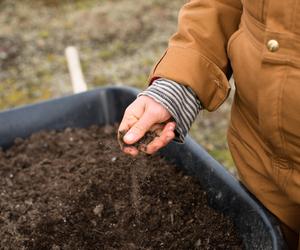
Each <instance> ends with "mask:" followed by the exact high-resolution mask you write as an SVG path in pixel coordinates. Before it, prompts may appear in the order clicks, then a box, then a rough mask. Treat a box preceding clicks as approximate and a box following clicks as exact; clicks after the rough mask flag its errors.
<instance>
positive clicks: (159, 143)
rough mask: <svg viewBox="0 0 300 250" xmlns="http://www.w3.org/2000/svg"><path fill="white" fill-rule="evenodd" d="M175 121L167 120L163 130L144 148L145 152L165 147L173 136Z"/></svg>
mask: <svg viewBox="0 0 300 250" xmlns="http://www.w3.org/2000/svg"><path fill="white" fill-rule="evenodd" d="M175 126H176V124H175V122H168V123H167V124H166V125H165V127H164V129H163V131H162V132H161V134H160V136H159V137H155V139H154V140H153V141H152V142H151V143H149V144H148V146H147V148H146V151H145V152H146V153H147V154H153V153H155V152H156V151H158V150H159V149H161V148H163V147H165V146H166V145H167V144H169V143H170V142H171V141H172V140H173V139H174V137H175V133H174V130H175Z"/></svg>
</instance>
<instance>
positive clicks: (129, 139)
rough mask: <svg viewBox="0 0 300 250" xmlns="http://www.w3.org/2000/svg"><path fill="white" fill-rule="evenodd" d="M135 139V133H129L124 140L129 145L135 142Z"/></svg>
mask: <svg viewBox="0 0 300 250" xmlns="http://www.w3.org/2000/svg"><path fill="white" fill-rule="evenodd" d="M134 139H135V136H134V134H133V133H128V134H126V135H125V136H124V140H125V141H126V142H129V143H130V142H132V141H134Z"/></svg>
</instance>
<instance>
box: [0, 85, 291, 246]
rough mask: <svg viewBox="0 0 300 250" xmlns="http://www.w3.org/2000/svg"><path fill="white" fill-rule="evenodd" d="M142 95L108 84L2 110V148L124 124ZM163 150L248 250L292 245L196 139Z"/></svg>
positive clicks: (0, 144) (0, 137)
mask: <svg viewBox="0 0 300 250" xmlns="http://www.w3.org/2000/svg"><path fill="white" fill-rule="evenodd" d="M137 93H138V91H137V90H136V89H132V88H127V87H107V88H101V89H96V90H92V91H89V92H85V93H81V94H77V95H72V96H67V97H63V98H59V99H54V100H50V101H46V102H43V103H39V104H34V105H29V106H25V107H21V108H17V109H12V110H8V111H4V112H1V113H0V146H1V147H3V148H4V149H5V148H8V147H9V146H10V145H12V143H13V141H14V139H15V138H16V137H23V138H25V137H28V136H29V135H31V134H32V133H34V132H36V131H39V130H43V129H58V130H60V129H63V128H66V127H88V126H90V125H92V124H99V125H105V124H114V123H116V122H120V121H121V118H122V115H123V113H124V111H125V109H126V107H127V106H128V105H129V104H130V103H131V102H132V101H133V100H134V99H135V98H136V95H137ZM161 154H162V155H163V156H165V157H166V159H168V160H170V161H172V162H173V163H175V164H176V165H177V166H178V167H179V168H182V169H184V170H185V171H186V172H187V173H189V174H191V175H194V176H196V177H197V178H198V179H199V181H200V183H201V184H202V187H203V188H204V189H205V190H206V191H207V194H208V200H209V204H210V205H211V206H212V207H213V208H215V209H217V210H219V211H221V212H223V213H224V214H225V215H228V216H229V217H230V218H231V219H232V221H233V222H234V224H235V225H236V227H237V230H238V233H239V235H240V237H241V238H242V239H243V242H244V245H245V248H246V249H263V250H267V249H274V250H276V249H278V250H279V249H287V247H286V244H285V242H284V240H283V236H282V233H281V231H280V227H279V222H278V221H277V220H276V218H275V217H274V216H272V215H271V214H270V213H269V212H268V211H267V210H266V209H265V208H264V207H263V206H262V205H261V204H260V203H259V202H258V201H257V200H256V199H255V198H254V197H252V196H251V194H249V193H248V192H247V190H246V189H245V188H244V187H243V186H242V185H241V184H240V183H239V182H238V181H237V180H236V179H235V178H234V177H232V176H231V175H230V174H229V173H228V172H227V171H226V170H225V169H224V168H223V167H222V166H221V165H220V164H219V163H218V162H217V161H215V160H214V159H213V158H212V157H211V156H210V155H209V154H208V153H207V152H206V151H205V150H204V149H203V148H202V147H201V146H199V145H198V144H197V143H195V142H194V141H193V140H192V139H191V138H187V140H186V143H185V144H176V143H171V144H170V145H169V146H167V147H166V148H165V149H163V150H161Z"/></svg>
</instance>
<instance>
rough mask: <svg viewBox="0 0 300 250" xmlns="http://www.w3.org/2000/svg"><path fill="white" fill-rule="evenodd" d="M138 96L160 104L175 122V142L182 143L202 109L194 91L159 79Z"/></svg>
mask: <svg viewBox="0 0 300 250" xmlns="http://www.w3.org/2000/svg"><path fill="white" fill-rule="evenodd" d="M138 96H149V97H151V98H153V99H154V100H155V101H157V102H158V103H160V104H162V105H163V106H164V107H165V108H166V109H167V110H168V111H169V112H170V113H171V115H172V117H173V119H174V120H175V122H176V129H175V134H176V137H175V139H174V140H175V141H177V142H184V138H185V136H186V135H187V133H188V131H189V130H190V128H191V126H192V123H193V122H194V120H195V119H196V117H197V115H198V113H199V111H200V110H201V109H202V106H201V103H200V100H199V99H198V97H197V96H196V94H195V93H194V91H193V90H192V89H191V88H189V87H186V86H184V85H181V84H178V83H176V82H174V81H171V80H168V79H165V78H159V79H157V80H155V81H154V82H153V83H152V84H151V85H150V86H149V87H148V88H147V89H146V90H144V91H143V92H141V93H140V94H139V95H138Z"/></svg>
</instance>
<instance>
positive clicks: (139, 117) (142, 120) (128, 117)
mask: <svg viewBox="0 0 300 250" xmlns="http://www.w3.org/2000/svg"><path fill="white" fill-rule="evenodd" d="M170 118H171V114H170V112H169V111H168V110H167V109H166V108H164V107H163V105H161V104H160V103H158V102H156V101H155V100H154V99H152V98H151V97H148V96H140V97H138V98H137V99H136V100H135V101H134V102H133V103H132V104H130V105H129V106H128V107H127V109H126V111H125V113H124V116H123V119H122V121H121V124H120V126H119V129H118V138H119V139H120V134H121V132H123V131H126V134H125V135H124V137H123V138H122V139H123V141H124V143H125V144H127V145H126V146H125V147H123V148H122V150H123V151H124V153H127V154H130V155H132V156H136V155H137V154H138V153H139V150H138V149H137V148H136V147H133V146H130V145H133V144H134V143H136V142H137V141H139V140H140V139H141V138H142V137H143V136H144V135H145V134H146V132H148V131H154V132H155V133H156V134H157V135H158V136H156V137H155V138H154V139H153V140H152V141H151V142H150V143H149V144H148V145H147V146H146V147H145V148H144V149H141V150H143V151H144V152H145V153H147V154H153V153H155V152H156V151H157V150H159V149H160V148H162V147H164V146H166V145H167V144H168V143H169V142H170V141H171V140H173V139H174V137H175V133H174V130H175V126H176V124H175V122H173V121H170Z"/></svg>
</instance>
